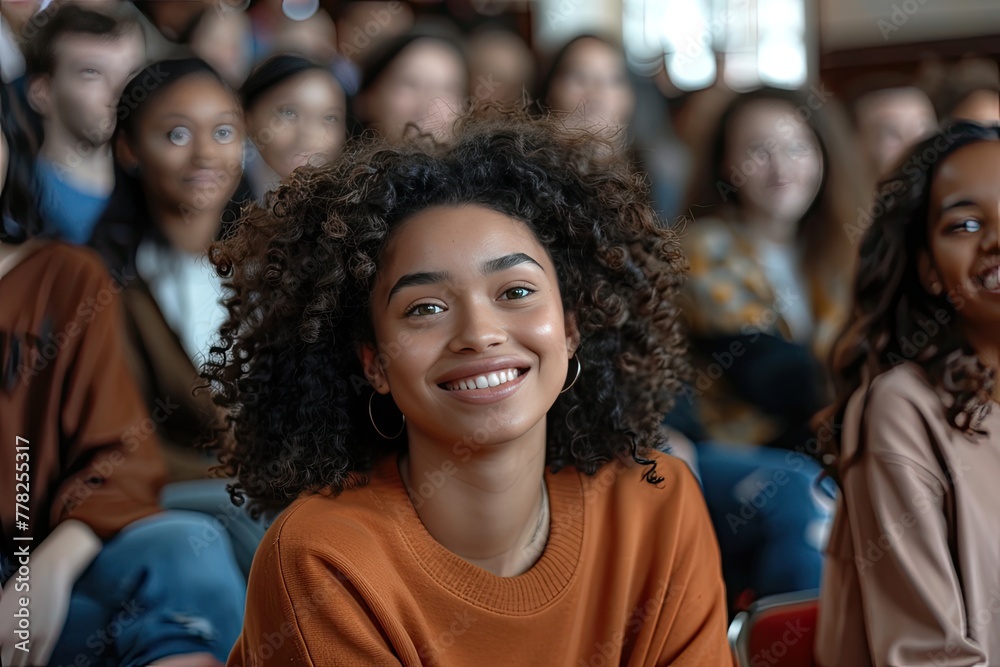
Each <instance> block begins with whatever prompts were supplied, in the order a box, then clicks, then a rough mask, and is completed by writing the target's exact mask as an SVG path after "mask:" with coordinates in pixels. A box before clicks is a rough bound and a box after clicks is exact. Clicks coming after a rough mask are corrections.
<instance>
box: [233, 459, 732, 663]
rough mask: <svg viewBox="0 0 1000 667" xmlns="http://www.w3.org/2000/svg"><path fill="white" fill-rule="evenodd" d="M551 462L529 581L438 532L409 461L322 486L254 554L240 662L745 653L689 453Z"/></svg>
mask: <svg viewBox="0 0 1000 667" xmlns="http://www.w3.org/2000/svg"><path fill="white" fill-rule="evenodd" d="M654 457H655V459H656V461H657V472H658V473H659V474H661V475H662V476H663V477H664V478H665V479H664V482H663V483H662V484H660V485H659V487H654V486H652V485H650V484H648V483H647V482H645V481H643V480H642V479H641V475H642V472H643V470H644V467H640V466H637V465H628V466H626V465H624V464H622V463H619V462H612V463H609V464H606V465H605V467H604V468H603V469H602V470H601V471H600V472H599V473H598V474H597V475H596V476H593V477H587V476H585V475H582V474H580V473H579V472H577V471H576V470H575V469H573V468H568V469H564V470H562V471H560V472H559V473H557V474H552V473H551V472H546V476H545V479H546V484H547V486H548V490H549V501H550V507H551V524H550V525H551V528H550V533H549V539H548V543H547V544H546V547H545V551H544V553H543V554H542V556H541V557H540V558H539V560H538V561H537V562H536V563H535V565H534V566H532V568H531V569H530V570H528V571H527V572H525V573H523V574H521V575H518V576H516V577H508V578H504V577H498V576H495V575H493V574H491V573H489V572H487V571H485V570H483V569H481V568H479V567H477V566H475V565H472V564H471V563H468V562H467V561H464V560H462V559H461V558H459V557H458V556H455V555H454V554H452V553H451V552H449V551H448V550H446V549H445V548H444V547H442V546H441V545H440V544H438V543H437V542H436V541H435V540H434V539H433V538H432V537H431V536H430V534H429V533H427V531H426V529H425V528H424V526H423V524H422V523H421V522H420V518H419V517H418V516H417V514H416V511H415V510H414V508H413V505H412V503H411V501H410V499H409V497H408V495H407V493H406V490H405V487H404V486H403V483H402V480H401V479H400V476H399V472H398V468H397V461H396V457H395V456H393V457H389V458H386V459H384V460H383V461H382V462H381V463H379V464H378V465H377V466H376V468H375V470H374V471H373V472H372V474H371V482H370V483H369V484H368V485H367V486H365V487H362V488H359V489H353V490H350V491H347V492H345V493H343V494H342V495H341V496H339V497H337V498H330V497H328V496H323V495H310V496H307V497H304V498H300V499H299V500H297V501H296V502H295V503H293V504H292V505H291V506H290V507H289V508H288V509H287V510H286V511H285V512H283V513H282V514H281V516H280V517H279V518H278V520H277V521H276V522H275V523H274V524H273V525H272V526H271V528H270V530H268V532H267V535H266V536H265V537H264V539H263V541H262V542H261V545H260V549H259V550H258V552H257V555H256V558H255V559H254V563H253V569H252V572H251V574H250V583H249V590H248V592H247V606H246V619H245V622H244V626H243V634H242V635H241V636H240V639H239V640H238V641H237V643H236V646H235V647H234V648H233V652H232V654H231V655H230V657H229V663H228V664H229V665H231V666H242V665H246V666H248V667H249V666H251V665H316V666H319V667H328V666H330V665H366V666H379V665H401V664H402V665H407V666H411V665H412V666H417V665H442V666H444V665H455V666H458V667H468V666H469V665H518V666H522V665H543V666H545V667H550V666H553V667H557V666H559V665H566V666H567V667H570V666H572V667H600V666H602V665H605V666H607V665H629V666H634V667H639V666H645V665H678V666H682V665H691V666H692V667H695V666H696V667H715V666H717V665H726V666H728V665H731V664H732V663H731V657H730V653H729V649H728V647H727V644H726V607H725V596H724V589H723V583H722V577H721V574H720V566H719V552H718V546H717V543H716V540H715V535H714V533H713V531H712V526H711V524H710V523H709V519H708V514H707V512H706V509H705V503H704V501H703V499H702V496H701V491H700V490H699V488H698V484H697V482H696V481H695V479H694V477H693V476H692V475H691V473H690V472H689V471H688V470H687V467H686V466H685V465H684V463H682V462H680V461H679V460H677V459H674V458H672V457H670V456H665V455H661V454H654Z"/></svg>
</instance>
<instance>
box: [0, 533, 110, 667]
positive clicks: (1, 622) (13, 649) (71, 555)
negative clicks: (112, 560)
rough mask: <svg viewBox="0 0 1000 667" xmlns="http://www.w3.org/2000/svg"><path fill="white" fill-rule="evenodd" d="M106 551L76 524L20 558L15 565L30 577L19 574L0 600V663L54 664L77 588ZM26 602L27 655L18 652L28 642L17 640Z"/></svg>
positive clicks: (51, 535) (50, 537)
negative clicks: (86, 572)
mask: <svg viewBox="0 0 1000 667" xmlns="http://www.w3.org/2000/svg"><path fill="white" fill-rule="evenodd" d="M20 544H23V545H27V544H28V543H27V542H22V543H20ZM101 547H102V542H101V540H100V538H98V537H97V535H95V534H94V531H92V530H91V529H90V527H89V526H87V525H86V524H85V523H83V522H81V521H76V520H73V519H70V520H67V521H64V522H62V523H61V524H59V525H58V526H56V528H55V530H53V531H52V532H51V533H50V534H49V536H48V537H46V538H45V539H44V540H43V541H42V542H41V544H39V545H38V546H37V547H35V549H34V550H32V551H31V552H30V554H29V555H28V556H27V558H24V557H23V556H22V557H19V556H18V555H17V553H16V552H15V554H14V560H15V563H14V565H15V566H17V567H18V568H19V569H20V567H21V566H22V565H24V566H25V567H26V568H27V575H24V574H23V572H21V571H19V570H15V571H14V573H13V574H12V575H11V577H10V579H9V580H8V581H7V583H6V585H5V586H4V587H3V597H2V598H0V661H2V663H3V664H4V665H12V666H21V665H44V664H47V663H48V661H49V658H50V657H51V655H52V651H53V650H54V649H55V647H56V642H57V641H58V640H59V635H60V634H61V633H62V629H63V625H65V623H66V615H67V614H68V613H69V601H70V596H71V594H72V592H73V586H74V584H75V583H76V580H77V579H78V578H79V576H80V574H82V573H83V571H84V570H85V569H87V567H88V566H89V565H90V563H91V562H92V561H93V560H94V558H96V557H97V554H98V553H100V551H101ZM22 598H26V599H27V602H28V605H27V607H26V608H27V611H28V614H29V615H28V616H27V618H28V622H29V625H28V632H30V643H29V645H28V648H29V650H27V651H25V650H21V649H20V648H17V645H18V643H19V642H21V641H22V638H23V635H22V636H19V635H18V634H17V631H18V630H19V629H20V626H19V621H20V620H21V618H22V617H18V616H16V614H17V613H18V612H19V611H20V610H21V609H22V605H21V600H22ZM21 645H22V646H24V644H21Z"/></svg>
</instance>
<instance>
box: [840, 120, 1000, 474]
mask: <svg viewBox="0 0 1000 667" xmlns="http://www.w3.org/2000/svg"><path fill="white" fill-rule="evenodd" d="M997 140H1000V128H997V127H986V126H983V125H979V124H976V123H968V122H962V123H954V124H951V125H948V126H946V127H944V128H941V129H939V130H938V131H937V132H936V133H935V134H934V135H932V136H930V137H929V138H927V139H926V140H924V141H922V142H921V143H920V144H918V145H917V146H916V147H915V148H914V149H913V151H912V152H911V153H910V156H909V158H908V159H907V160H906V161H905V162H903V163H902V164H901V165H900V167H899V168H898V169H897V171H896V172H895V173H894V174H892V175H891V176H889V177H888V178H886V179H885V180H884V181H883V182H882V183H881V184H880V186H879V191H878V194H877V196H876V200H875V201H876V204H875V205H874V206H873V211H872V213H873V215H872V217H871V223H870V227H869V228H868V230H867V232H866V233H865V235H864V237H863V238H862V241H861V258H860V264H859V266H858V272H857V275H856V277H855V280H854V290H853V291H854V304H853V307H852V311H851V320H850V323H849V324H848V325H847V326H846V327H845V328H844V329H843V331H842V332H841V334H840V336H839V337H838V339H837V342H836V344H835V345H834V347H833V350H832V353H831V366H832V368H833V372H834V380H835V388H836V400H835V402H834V404H833V407H832V408H831V409H830V410H829V411H828V412H827V414H831V415H832V416H833V417H834V419H835V420H838V421H839V420H842V419H843V416H844V412H845V411H846V409H847V403H848V401H849V400H850V398H851V396H852V395H853V394H854V392H856V391H857V390H858V389H859V388H861V387H863V386H865V384H866V383H867V382H868V381H870V380H871V379H874V378H875V377H876V376H877V375H879V374H881V373H884V372H885V371H888V370H890V369H891V368H892V367H894V366H896V365H898V364H900V363H901V362H903V361H907V360H910V361H914V362H916V363H918V364H920V365H921V366H922V367H923V368H924V369H925V370H926V371H927V373H928V376H929V377H930V379H931V381H932V382H934V383H935V384H936V385H937V386H939V387H941V388H942V389H943V390H944V391H945V392H947V393H948V394H949V395H950V396H951V397H952V398H953V399H954V400H953V401H952V402H951V405H949V406H947V418H948V422H949V424H951V426H952V427H954V428H956V429H959V430H960V431H962V432H964V433H967V434H972V433H979V432H980V431H979V429H978V427H979V425H980V424H981V423H982V420H983V418H985V417H986V415H987V414H988V413H989V410H990V396H991V392H992V390H993V383H994V372H993V370H992V369H990V368H989V367H987V366H986V365H985V364H984V363H983V362H982V361H981V360H980V359H978V358H977V357H976V356H975V353H974V351H973V350H972V348H971V347H970V346H969V343H968V341H967V340H966V339H965V338H964V337H963V336H962V334H961V331H960V330H959V328H958V327H955V326H949V325H948V323H951V322H954V321H955V319H956V316H957V314H958V311H959V309H961V308H962V306H963V304H964V298H965V297H964V296H963V295H962V294H959V293H957V292H955V291H952V292H950V293H947V294H942V295H940V296H934V295H932V294H930V293H928V292H927V291H926V290H925V289H924V287H923V285H922V283H921V281H920V276H919V269H918V266H917V257H918V256H919V254H920V252H921V251H923V250H928V249H929V243H928V219H927V218H928V214H929V209H930V192H931V186H932V184H933V182H934V175H935V173H936V171H937V168H938V166H939V165H940V164H941V163H942V162H943V161H944V160H945V159H946V158H947V157H948V156H949V155H951V154H952V153H954V152H955V151H957V150H959V149H960V148H962V147H964V146H968V145H969V144H973V143H977V142H981V141H997ZM942 315H947V318H945V317H941V316H942ZM942 321H944V323H943V324H942V323H941V322H942ZM928 323H932V324H933V326H930V325H929V324H928ZM821 444H822V446H823V448H824V459H825V462H826V464H827V468H828V470H829V471H831V472H832V473H833V474H835V475H842V474H843V472H844V471H845V470H846V469H847V467H849V466H850V465H851V464H853V463H854V462H855V461H857V460H858V459H859V458H860V456H861V454H862V451H861V448H860V447H859V448H858V451H857V452H856V453H855V455H854V456H852V457H851V459H850V460H846V461H844V460H841V458H840V435H839V434H831V437H829V438H827V439H826V441H825V442H824V443H821Z"/></svg>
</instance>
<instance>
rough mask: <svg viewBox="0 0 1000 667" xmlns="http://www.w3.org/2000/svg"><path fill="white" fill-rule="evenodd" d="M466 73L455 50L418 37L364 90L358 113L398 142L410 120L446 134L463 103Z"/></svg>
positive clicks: (417, 124) (431, 131) (388, 137)
mask: <svg viewBox="0 0 1000 667" xmlns="http://www.w3.org/2000/svg"><path fill="white" fill-rule="evenodd" d="M466 77H467V74H466V67H465V63H464V62H463V61H462V59H461V57H460V56H459V55H458V53H456V52H455V50H454V49H452V48H451V47H449V46H446V45H444V44H441V43H440V42H437V41H435V40H431V39H421V40H417V41H415V42H413V43H412V44H410V45H409V46H407V47H406V48H405V49H403V50H402V51H400V53H399V55H397V56H396V58H395V59H394V60H393V61H392V63H390V64H389V66H388V67H386V69H385V71H383V72H382V74H381V75H380V76H379V77H378V79H377V80H376V81H375V83H374V84H373V85H372V86H371V89H370V90H369V91H366V92H365V93H362V99H361V100H359V101H360V102H361V105H362V108H360V109H359V111H360V113H361V115H362V116H364V117H365V118H366V120H367V122H368V124H369V125H370V126H371V127H373V128H375V129H376V130H378V131H379V133H380V134H382V136H384V137H385V138H386V139H388V140H389V141H392V142H396V141H399V140H401V139H402V138H403V136H404V133H405V132H406V131H407V125H409V124H411V123H412V124H414V125H416V126H417V128H418V129H419V130H420V131H421V132H429V133H433V134H435V135H440V136H446V135H447V134H449V133H450V131H451V128H452V126H454V124H455V120H456V119H457V118H458V114H459V112H460V111H461V110H462V107H463V106H464V100H465V96H466V85H467V79H466Z"/></svg>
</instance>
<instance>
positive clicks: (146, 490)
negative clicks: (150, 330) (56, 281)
mask: <svg viewBox="0 0 1000 667" xmlns="http://www.w3.org/2000/svg"><path fill="white" fill-rule="evenodd" d="M84 267H87V265H84ZM87 268H89V269H90V270H88V271H81V274H80V275H79V276H78V277H77V284H76V285H75V287H77V289H79V293H80V298H79V303H80V307H79V308H77V309H76V312H75V313H74V317H73V318H72V319H71V320H70V321H69V323H68V324H67V326H66V329H65V332H64V333H65V334H66V335H67V336H70V337H73V336H78V339H79V341H80V342H79V344H78V346H77V347H76V349H75V350H73V355H72V361H71V363H70V365H69V366H68V367H67V369H66V374H65V377H64V380H63V388H62V393H63V397H62V398H63V400H62V403H61V407H60V414H59V419H60V425H61V426H60V429H61V432H62V434H63V441H64V443H65V445H64V447H65V449H64V452H65V455H64V458H63V461H62V466H61V468H62V469H61V473H62V474H61V483H60V484H59V485H58V489H57V491H56V494H55V496H54V498H55V499H54V502H53V504H52V516H51V518H50V521H51V525H52V526H53V527H54V526H56V525H58V524H59V523H60V522H61V521H65V520H66V519H78V520H80V521H82V522H83V523H85V524H87V525H88V526H90V527H91V529H93V530H94V532H95V533H97V535H98V536H100V537H101V538H102V539H109V538H111V537H113V536H114V535H115V534H116V533H117V532H118V531H119V530H121V529H122V528H123V527H125V526H126V525H128V524H129V523H131V522H133V521H135V520H137V519H140V518H142V517H145V516H148V515H150V514H153V513H155V512H157V511H159V505H158V498H159V492H160V489H161V488H162V486H163V483H164V479H165V475H166V470H165V467H164V463H163V460H162V457H161V454H160V451H159V446H158V444H157V440H156V438H155V433H151V432H149V429H148V428H147V427H148V426H149V425H148V424H146V423H145V422H146V421H148V413H147V412H146V407H145V405H144V404H143V401H142V397H141V396H140V395H139V391H138V389H137V387H136V385H135V381H134V379H133V378H132V376H131V374H130V372H129V370H128V368H127V366H126V363H125V359H124V357H123V355H122V349H123V332H122V324H121V317H122V314H121V309H120V304H119V301H118V297H117V295H116V294H115V293H114V291H113V290H112V289H111V281H110V277H109V276H108V275H107V273H106V272H105V271H104V269H103V267H100V265H99V263H98V262H97V260H96V259H94V260H93V264H92V265H90V266H89V267H87ZM105 304H106V305H105Z"/></svg>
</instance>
